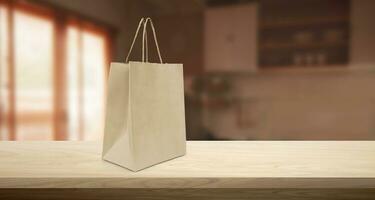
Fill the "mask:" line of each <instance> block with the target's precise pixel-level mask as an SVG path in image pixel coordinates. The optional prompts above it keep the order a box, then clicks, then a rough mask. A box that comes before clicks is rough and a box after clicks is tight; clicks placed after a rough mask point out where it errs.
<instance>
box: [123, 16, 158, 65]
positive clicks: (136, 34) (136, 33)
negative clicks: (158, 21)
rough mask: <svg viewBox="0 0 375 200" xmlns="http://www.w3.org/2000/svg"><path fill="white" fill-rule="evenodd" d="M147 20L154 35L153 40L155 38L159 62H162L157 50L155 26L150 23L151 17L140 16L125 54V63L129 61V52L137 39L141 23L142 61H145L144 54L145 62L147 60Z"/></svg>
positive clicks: (156, 42)
mask: <svg viewBox="0 0 375 200" xmlns="http://www.w3.org/2000/svg"><path fill="white" fill-rule="evenodd" d="M148 22H150V24H151V28H152V32H153V36H154V40H155V45H156V49H157V51H158V56H159V60H160V63H163V60H162V58H161V54H160V50H159V45H158V41H157V38H156V32H155V28H154V25H153V23H152V20H151V18H149V17H148V18H147V19H146V20H145V19H144V18H141V20H140V21H139V24H138V27H137V30H136V32H135V35H134V38H133V42H132V44H131V46H130V49H129V52H128V55H127V56H126V60H125V63H127V62H128V61H129V57H130V54H131V52H132V50H133V47H134V43H135V41H136V40H137V37H138V33H139V30H140V28H141V26H142V25H143V37H142V62H145V55H146V62H148V39H147V24H148ZM145 50H146V53H145Z"/></svg>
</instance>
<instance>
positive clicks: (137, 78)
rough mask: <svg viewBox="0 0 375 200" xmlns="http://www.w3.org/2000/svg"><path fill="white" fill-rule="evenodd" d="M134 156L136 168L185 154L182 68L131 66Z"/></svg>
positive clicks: (147, 64) (138, 64)
mask: <svg viewBox="0 0 375 200" xmlns="http://www.w3.org/2000/svg"><path fill="white" fill-rule="evenodd" d="M129 64H130V102H131V104H130V109H131V123H132V125H131V126H132V130H131V131H132V133H131V134H132V141H133V144H132V145H133V153H134V156H135V162H136V163H137V164H136V165H137V166H138V167H139V168H142V167H146V166H150V165H153V164H156V163H159V162H162V161H165V160H168V159H171V158H174V157H177V156H182V155H184V154H185V151H186V131H185V111H184V110H185V108H184V86H183V68H182V64H156V63H142V62H130V63H129Z"/></svg>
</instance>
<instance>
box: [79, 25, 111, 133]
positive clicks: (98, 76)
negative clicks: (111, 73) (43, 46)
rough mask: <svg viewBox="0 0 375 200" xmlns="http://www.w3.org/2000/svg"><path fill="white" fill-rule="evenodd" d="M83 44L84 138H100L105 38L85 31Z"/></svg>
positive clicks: (102, 114) (102, 118)
mask: <svg viewBox="0 0 375 200" xmlns="http://www.w3.org/2000/svg"><path fill="white" fill-rule="evenodd" d="M82 44H83V46H82V47H83V48H82V51H83V55H82V58H83V68H84V69H83V74H84V75H85V76H84V84H83V85H84V95H83V98H84V104H83V106H84V107H83V110H84V118H85V123H84V127H85V128H84V136H85V137H84V140H97V139H101V137H102V132H103V130H104V127H103V121H104V112H103V111H104V96H105V95H104V72H105V59H104V58H105V45H104V44H105V40H104V38H103V37H100V36H99V35H95V34H92V33H88V32H85V33H83V37H82Z"/></svg>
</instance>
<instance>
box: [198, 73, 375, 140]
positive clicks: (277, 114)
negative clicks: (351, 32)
mask: <svg viewBox="0 0 375 200" xmlns="http://www.w3.org/2000/svg"><path fill="white" fill-rule="evenodd" d="M232 78H233V80H234V81H233V87H234V91H233V93H234V96H233V97H234V98H235V102H234V103H233V104H232V106H230V107H229V108H227V109H221V110H216V111H212V110H206V111H205V125H206V127H208V128H209V129H210V130H211V132H213V133H215V134H216V136H217V137H218V138H223V139H261V140H268V139H297V140H298V139H312V140H314V139H320V140H330V139H356V140H358V139H375V93H374V92H373V91H374V90H373V88H374V85H375V72H371V71H351V70H348V69H345V70H332V71H310V72H309V71H297V72H296V71H294V72H293V71H290V72H260V73H258V74H254V75H237V76H234V77H232ZM241 105H242V106H241ZM240 110H241V111H240ZM240 112H243V113H244V115H245V118H246V119H245V121H246V124H245V125H244V126H241V124H240V123H239V122H240V118H241V115H240Z"/></svg>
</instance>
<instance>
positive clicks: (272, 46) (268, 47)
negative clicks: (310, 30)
mask: <svg viewBox="0 0 375 200" xmlns="http://www.w3.org/2000/svg"><path fill="white" fill-rule="evenodd" d="M347 45H348V44H347V43H345V42H314V43H306V44H297V43H293V42H290V43H286V42H285V43H281V42H280V43H270V44H262V45H260V47H259V48H260V50H273V49H311V48H327V47H345V46H347Z"/></svg>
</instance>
